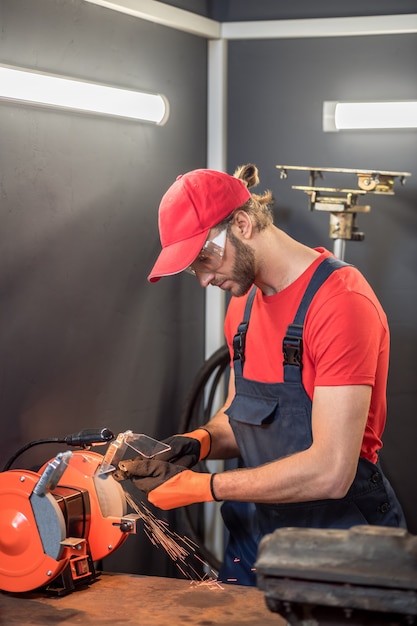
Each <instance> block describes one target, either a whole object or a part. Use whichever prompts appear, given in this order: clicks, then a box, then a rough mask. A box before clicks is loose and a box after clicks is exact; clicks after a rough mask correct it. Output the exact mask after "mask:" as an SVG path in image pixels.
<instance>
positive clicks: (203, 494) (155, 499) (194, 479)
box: [113, 457, 216, 511]
mask: <svg viewBox="0 0 417 626" xmlns="http://www.w3.org/2000/svg"><path fill="white" fill-rule="evenodd" d="M213 476H214V474H205V473H204V474H203V473H199V472H193V471H192V470H190V469H186V468H185V467H183V466H182V465H174V464H173V463H168V462H166V461H160V460H157V459H144V458H142V457H136V458H135V459H131V460H125V461H120V463H119V469H118V470H116V472H114V474H113V477H114V478H115V479H116V480H118V481H120V480H125V479H126V478H130V479H131V480H132V482H133V484H134V485H135V486H136V487H137V488H138V489H140V490H141V491H143V492H144V493H145V494H146V495H147V497H148V500H149V502H151V503H152V504H154V505H155V506H157V507H159V508H160V509H164V510H165V511H167V510H169V509H175V508H177V507H179V506H187V505H188V504H194V503H196V502H213V500H216V496H215V494H214V491H213Z"/></svg>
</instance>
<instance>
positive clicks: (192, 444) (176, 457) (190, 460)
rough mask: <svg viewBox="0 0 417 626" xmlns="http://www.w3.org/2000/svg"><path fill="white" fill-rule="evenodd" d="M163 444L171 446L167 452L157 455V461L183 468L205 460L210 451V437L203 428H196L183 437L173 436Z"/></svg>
mask: <svg viewBox="0 0 417 626" xmlns="http://www.w3.org/2000/svg"><path fill="white" fill-rule="evenodd" d="M163 443H167V444H168V445H169V446H171V450H168V452H162V453H161V454H158V456H157V457H155V458H156V459H158V460H159V461H169V462H170V463H176V464H177V465H182V466H183V467H192V466H193V465H196V463H198V462H199V461H202V460H203V459H205V458H207V457H208V455H209V454H210V449H211V435H210V433H209V432H208V430H206V429H205V428H197V429H196V430H193V431H191V432H189V433H184V434H183V435H173V436H172V437H169V438H168V439H165V440H164V442H163Z"/></svg>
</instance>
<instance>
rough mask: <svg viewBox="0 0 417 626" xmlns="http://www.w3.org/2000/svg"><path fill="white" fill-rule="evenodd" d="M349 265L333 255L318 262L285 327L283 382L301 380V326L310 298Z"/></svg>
mask: <svg viewBox="0 0 417 626" xmlns="http://www.w3.org/2000/svg"><path fill="white" fill-rule="evenodd" d="M347 265H349V264H348V263H345V262H344V261H341V260H340V259H336V258H335V257H327V258H326V259H324V261H322V262H321V263H320V265H319V266H318V267H317V269H316V271H315V272H314V274H313V276H312V278H311V280H310V282H309V284H308V287H307V289H306V290H305V293H304V296H303V298H302V300H301V302H300V306H299V307H298V310H297V313H296V314H295V317H294V321H293V323H292V324H290V325H289V326H288V328H287V333H286V335H285V337H284V339H283V342H282V352H283V355H284V362H283V366H284V382H292V383H296V382H301V370H302V367H303V364H302V357H303V326H304V319H305V316H306V313H307V310H308V307H309V306H310V304H311V301H312V299H313V298H314V296H315V295H316V293H317V291H318V290H319V289H320V287H321V286H322V284H323V283H324V282H325V281H326V280H327V279H328V277H329V276H330V275H331V274H332V273H333V272H334V271H335V270H338V269H340V268H341V267H346V266H347Z"/></svg>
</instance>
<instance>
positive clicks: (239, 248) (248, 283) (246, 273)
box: [228, 232, 255, 298]
mask: <svg viewBox="0 0 417 626" xmlns="http://www.w3.org/2000/svg"><path fill="white" fill-rule="evenodd" d="M228 239H229V241H230V243H231V244H232V245H233V247H234V249H235V262H234V264H233V268H232V272H231V276H230V279H231V280H232V281H233V282H235V283H236V284H237V287H236V289H233V290H231V294H232V296H235V297H237V298H239V297H241V296H244V295H245V294H247V293H248V291H249V289H250V288H251V287H252V285H253V283H254V282H255V253H254V251H253V250H252V248H251V247H250V246H248V245H247V244H246V243H243V242H242V241H241V240H240V239H238V238H237V237H236V236H235V235H234V234H233V233H232V232H229V233H228Z"/></svg>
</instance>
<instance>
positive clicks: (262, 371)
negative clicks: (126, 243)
mask: <svg viewBox="0 0 417 626" xmlns="http://www.w3.org/2000/svg"><path fill="white" fill-rule="evenodd" d="M258 182H259V179H258V171H257V168H256V167H255V166H253V165H247V166H243V167H241V168H239V170H237V172H235V175H234V176H229V175H228V174H225V173H222V172H216V171H213V170H194V171H192V172H189V173H188V174H185V175H183V176H180V177H178V179H177V180H176V182H174V184H173V185H172V186H171V187H170V189H169V190H168V191H167V192H166V194H165V195H164V197H163V198H162V201H161V204H160V208H159V230H160V237H161V243H162V251H161V253H160V255H159V257H158V259H157V261H156V263H155V265H154V267H153V269H152V272H151V274H150V275H149V277H148V279H149V280H150V281H151V282H154V281H157V280H159V279H160V278H161V277H162V276H169V275H173V274H177V273H179V272H182V271H189V272H191V273H192V274H194V275H195V276H196V278H197V279H198V281H199V282H200V284H201V285H202V286H203V287H207V285H209V284H211V285H215V286H217V287H219V288H220V289H223V290H226V291H228V292H229V293H230V294H231V295H232V299H231V302H230V305H229V307H228V311H227V315H226V320H225V335H226V339H227V342H228V345H229V348H230V353H231V359H232V363H233V367H232V369H231V375H230V386H229V392H228V397H227V400H226V403H225V405H224V407H223V408H222V409H221V410H220V411H219V412H218V413H217V414H216V415H215V416H214V417H213V418H212V419H211V420H210V421H209V422H208V423H207V424H206V425H205V426H204V428H200V429H197V430H195V431H193V432H191V433H186V434H185V435H175V436H173V437H171V438H170V439H169V440H167V442H168V443H170V445H171V450H170V452H168V453H165V454H164V456H159V457H157V458H155V459H153V460H144V459H141V458H137V459H134V460H131V461H123V462H121V463H120V465H119V470H118V471H117V472H116V478H117V479H118V480H123V479H125V478H131V479H132V480H133V482H134V483H135V484H136V485H137V486H138V487H139V489H141V490H143V491H144V492H145V493H146V494H147V496H148V499H149V501H150V502H152V503H153V504H155V505H156V506H158V507H160V508H162V509H170V508H174V507H178V506H183V505H187V504H191V503H193V502H205V501H212V500H219V501H224V503H223V505H222V514H223V519H224V521H225V523H226V526H227V527H228V529H229V531H230V539H229V544H228V546H227V549H226V553H225V558H224V564H223V567H222V570H221V572H220V574H219V577H220V579H221V580H223V581H224V582H227V581H228V580H232V579H233V580H234V581H236V582H237V583H239V584H244V585H254V584H255V582H256V578H255V574H254V562H255V559H256V553H257V547H258V544H259V540H260V538H261V537H262V536H263V535H264V534H266V533H269V532H272V531H273V530H275V529H276V528H279V527H284V526H301V527H316V528H349V527H351V526H353V525H357V524H375V525H384V526H403V527H405V520H404V516H403V513H402V510H401V507H400V505H399V503H398V501H397V499H396V497H395V494H394V492H393V490H392V488H391V486H390V484H389V483H388V481H387V479H386V478H385V476H384V475H383V473H382V471H381V469H380V467H379V465H378V451H379V449H380V448H381V446H382V443H381V436H382V432H383V430H384V426H385V417H386V382H387V372H388V358H389V330H388V325H387V320H386V316H385V314H384V311H383V310H382V307H381V305H380V304H379V302H378V300H377V298H376V296H375V294H374V292H373V291H372V289H371V287H370V286H369V284H368V283H367V282H366V280H365V279H364V277H363V276H362V275H361V274H360V272H359V271H358V270H357V269H355V268H354V267H352V266H350V265H347V264H345V263H342V262H341V261H339V260H337V259H335V258H334V257H333V256H332V255H331V254H330V253H329V252H328V251H326V250H324V249H322V248H319V249H312V248H309V247H306V246H305V245H303V244H301V243H299V242H297V241H295V240H293V239H292V238H290V237H289V236H288V235H286V234H285V233H284V232H283V231H282V230H280V229H278V228H277V227H276V226H275V225H274V224H273V221H272V213H271V209H270V205H271V204H272V197H271V194H270V193H269V192H267V193H265V194H263V195H255V194H253V195H251V194H250V192H249V190H248V187H252V186H254V185H256V184H258ZM233 457H239V458H240V459H241V462H242V465H243V467H242V468H241V469H237V470H233V471H225V472H221V473H217V474H214V475H210V474H206V473H199V472H195V471H193V470H191V469H190V468H191V467H192V466H193V465H194V464H196V463H197V462H198V461H199V460H200V459H203V458H213V459H229V458H233Z"/></svg>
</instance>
